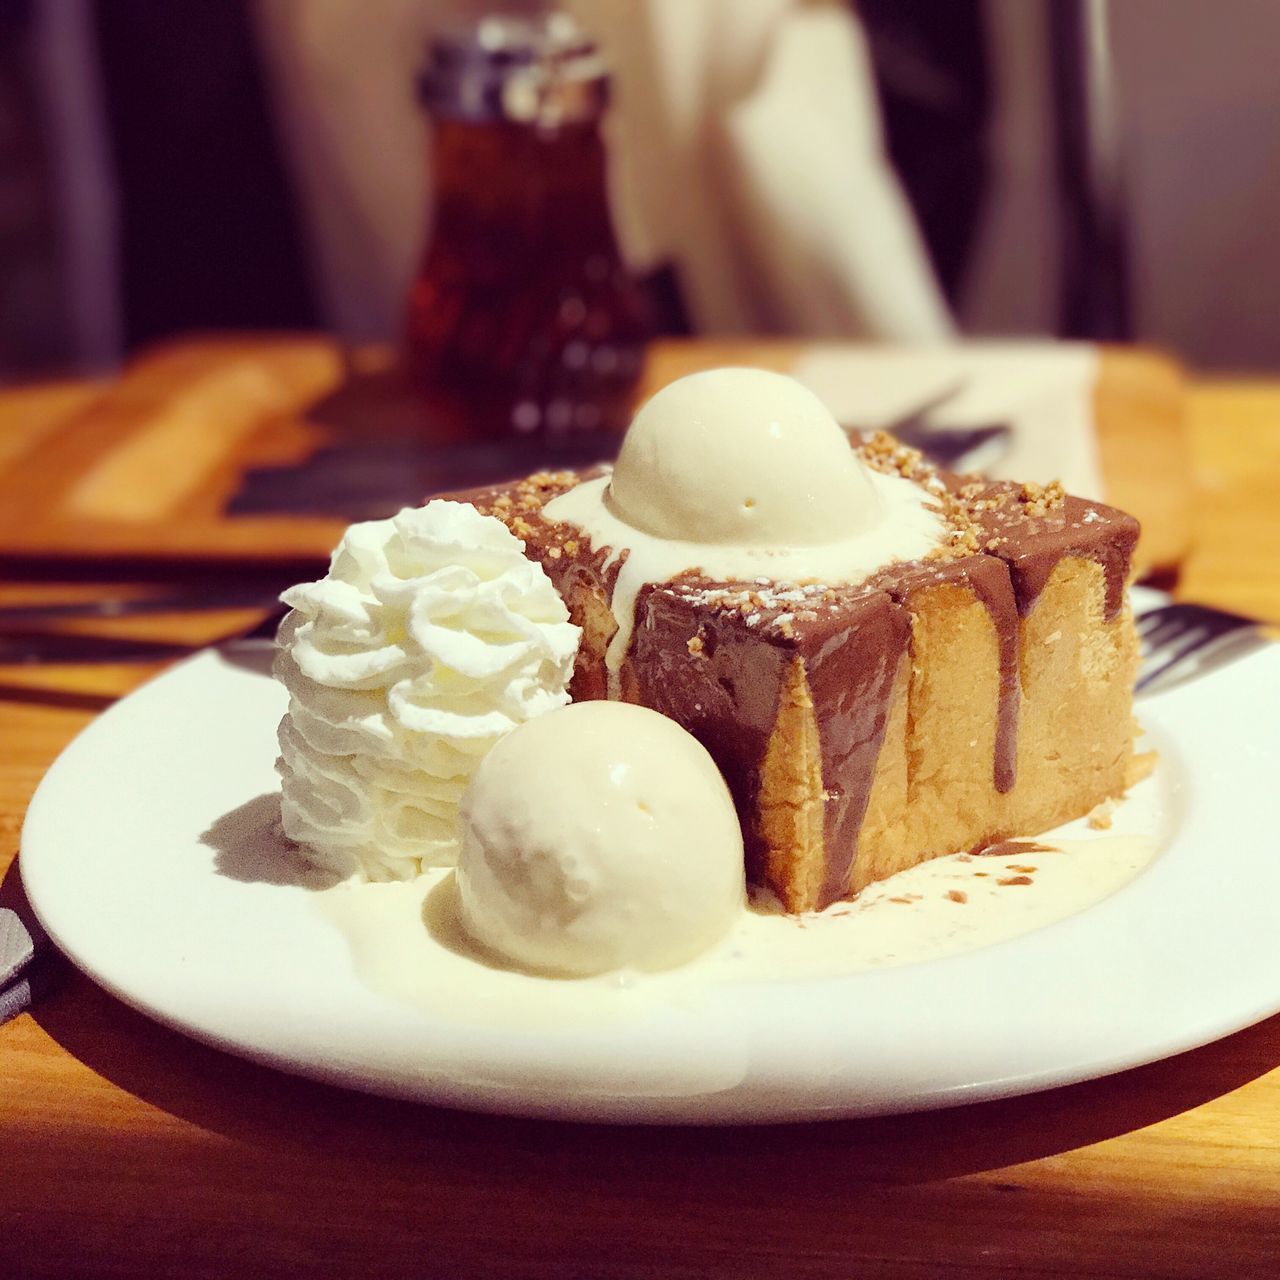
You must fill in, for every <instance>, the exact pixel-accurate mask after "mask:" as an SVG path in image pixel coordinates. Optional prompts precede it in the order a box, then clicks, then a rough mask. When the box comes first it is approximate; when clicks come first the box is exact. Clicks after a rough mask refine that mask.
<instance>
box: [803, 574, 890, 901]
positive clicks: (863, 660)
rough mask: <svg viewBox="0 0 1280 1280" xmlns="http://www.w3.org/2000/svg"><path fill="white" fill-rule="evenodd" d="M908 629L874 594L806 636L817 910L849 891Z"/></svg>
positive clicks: (880, 597) (886, 602) (882, 600)
mask: <svg viewBox="0 0 1280 1280" xmlns="http://www.w3.org/2000/svg"><path fill="white" fill-rule="evenodd" d="M828 625H829V624H828ZM910 631H911V624H910V619H909V617H908V615H907V613H906V610H904V609H901V608H899V607H897V606H896V605H895V604H893V603H892V602H891V601H890V600H888V599H886V598H885V597H883V596H881V595H880V594H879V593H878V592H877V593H874V594H871V593H869V594H868V595H867V596H866V599H865V601H864V602H861V603H859V604H858V605H853V604H852V603H851V604H850V605H849V606H848V607H847V608H846V609H844V610H842V617H841V620H840V624H839V625H838V626H837V627H830V628H829V634H828V635H827V636H826V637H825V638H822V637H818V636H807V637H804V639H805V640H806V641H808V643H806V644H805V646H804V648H805V649H806V650H808V657H807V658H806V659H805V673H806V676H807V677H808V681H809V691H810V696H811V697H812V699H813V711H814V718H815V719H816V721H817V725H818V741H819V743H820V745H821V749H822V788H823V849H824V854H825V857H826V866H825V868H824V874H823V883H822V896H821V898H820V902H821V904H822V905H823V906H826V905H828V904H829V903H832V902H835V901H837V900H838V899H840V898H843V897H844V896H845V894H846V893H847V892H848V890H849V881H850V876H851V874H852V871H853V865H854V860H855V859H856V857H857V854H858V839H859V836H860V834H861V832H862V821H863V819H864V818H865V817H866V813H867V804H868V802H869V801H870V799H871V788H872V785H873V784H874V782H875V776H876V765H877V763H878V761H879V759H880V748H881V746H882V744H883V743H884V734H885V729H886V728H887V726H888V723H889V712H890V709H891V705H892V700H893V691H894V684H895V682H896V679H897V675H898V670H899V667H900V666H901V664H902V662H903V661H905V660H906V659H907V651H908V638H909V636H910Z"/></svg>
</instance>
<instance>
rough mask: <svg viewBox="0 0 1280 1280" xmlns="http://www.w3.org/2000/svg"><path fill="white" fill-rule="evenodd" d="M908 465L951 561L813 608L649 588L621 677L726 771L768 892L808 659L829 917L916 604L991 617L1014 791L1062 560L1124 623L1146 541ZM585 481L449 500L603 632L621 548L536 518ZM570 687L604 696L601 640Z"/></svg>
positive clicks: (750, 860)
mask: <svg viewBox="0 0 1280 1280" xmlns="http://www.w3.org/2000/svg"><path fill="white" fill-rule="evenodd" d="M880 447H881V453H880V455H879V457H878V458H877V457H876V456H874V455H872V454H870V453H867V454H864V457H865V458H866V460H867V461H868V462H869V464H870V465H878V466H880V467H881V469H884V467H885V466H887V465H890V464H895V465H896V462H897V461H900V460H897V459H896V456H895V455H891V454H887V453H885V452H884V446H883V445H882V446H880ZM886 459H888V461H886ZM899 470H900V473H901V474H904V475H908V477H909V478H911V479H914V480H916V481H917V482H918V483H921V484H923V485H925V486H926V487H927V488H928V490H929V492H930V494H931V495H936V494H938V493H940V492H941V493H943V496H942V497H940V498H939V499H938V500H939V502H940V503H941V504H942V508H943V510H944V512H945V514H946V517H947V520H948V523H949V525H950V527H951V535H950V541H949V542H948V543H947V544H946V545H945V546H944V547H943V548H942V549H940V551H939V552H938V553H936V554H935V555H933V556H930V557H928V558H926V559H925V560H923V561H918V562H914V563H912V564H906V565H894V566H890V567H889V568H888V569H886V570H883V571H881V572H880V573H879V574H877V575H874V577H873V578H872V579H871V580H870V581H868V582H867V583H866V584H863V585H860V586H859V585H855V586H833V587H829V588H823V587H822V586H814V587H813V588H812V593H813V594H812V599H810V598H809V597H805V598H804V599H803V600H802V602H801V603H800V604H796V603H794V602H791V601H789V602H787V603H779V602H778V598H777V597H778V595H779V593H778V592H770V591H768V590H766V592H765V596H764V598H761V595H760V592H761V587H760V586H759V585H758V584H757V585H755V586H753V585H752V584H744V583H715V582H711V581H708V580H706V579H703V578H700V577H698V576H697V575H696V574H689V575H685V576H683V577H682V578H681V579H678V580H676V581H673V582H669V583H661V584H653V585H650V586H647V587H645V588H643V589H642V591H641V592H640V593H639V596H638V598H637V601H636V617H635V630H634V635H633V639H632V644H631V649H630V652H629V653H628V655H627V658H626V660H625V662H624V664H623V667H622V671H621V673H620V674H621V690H622V696H623V697H626V698H629V699H632V700H635V701H640V702H643V703H645V704H646V705H648V706H651V707H653V708H655V709H656V710H658V711H661V712H663V713H664V714H666V715H669V716H671V717H672V718H673V719H675V720H676V721H678V722H679V723H680V724H682V725H683V726H684V727H685V728H686V729H688V730H689V731H690V732H691V733H692V734H693V735H694V736H695V737H697V738H698V739H699V740H700V741H701V742H702V743H703V744H704V745H705V746H706V747H707V749H708V751H709V752H710V753H711V755H712V757H713V758H714V759H715V761H716V763H717V764H718V765H719V767H720V769H721V770H722V772H723V773H724V775H725V778H726V780H727V782H728V785H729V788H730V791H731V793H732V794H733V797H734V800H735V803H736V804H737V806H738V810H739V813H740V814H741V816H742V818H743V831H744V841H745V844H746V849H747V871H748V876H749V878H750V879H752V880H756V881H758V880H759V879H761V877H762V872H763V869H764V854H765V847H764V838H763V834H762V832H761V831H760V830H758V829H757V826H756V819H757V817H758V809H759V806H758V801H759V797H760V787H761V771H762V766H763V764H764V761H765V757H766V754H767V752H768V749H769V744H770V739H771V735H772V734H773V732H774V730H775V727H776V724H777V721H778V714H779V708H780V706H781V704H782V699H783V696H784V692H785V690H786V688H787V682H788V680H789V678H790V676H791V673H792V672H793V670H794V668H795V664H796V663H797V662H799V663H801V664H802V666H803V672H804V676H805V680H806V683H807V687H808V693H809V697H810V698H811V700H812V704H813V716H814V720H815V722H816V727H817V736H818V745H819V748H820V753H821V781H822V788H823V797H822V801H823V836H824V841H823V843H824V850H823V853H824V857H825V865H824V867H823V876H822V888H821V893H820V897H819V901H818V903H817V904H816V905H818V906H819V907H821V906H826V905H828V904H829V903H831V902H833V901H835V900H837V899H838V898H841V897H843V896H844V895H845V894H846V893H847V892H848V889H849V885H850V883H851V873H852V871H853V868H854V865H855V859H856V857H857V852H858V844H859V838H860V834H861V829H862V826H863V823H864V820H865V817H866V813H867V807H868V802H869V800H870V796H871V791H872V787H873V784H874V781H875V778H876V771H877V764H878V761H879V756H880V753H881V749H882V746H883V742H884V735H885V730H886V726H887V724H888V720H889V716H890V712H891V710H892V704H893V698H894V690H895V685H896V681H897V676H898V673H899V670H900V668H901V664H902V663H903V662H904V661H910V656H911V631H912V626H911V618H912V613H913V611H914V610H913V596H914V595H915V593H917V592H919V591H922V590H926V589H928V588H930V587H935V586H938V585H942V584H954V585H959V586H962V587H964V588H965V589H967V590H968V591H969V592H970V593H971V594H972V596H973V597H974V598H975V599H976V600H977V601H978V602H980V603H981V604H982V605H983V607H984V608H985V609H986V611H987V614H988V615H989V617H990V619H991V623H992V626H993V628H994V631H995V639H996V656H997V663H998V671H999V681H998V694H997V705H996V706H995V707H994V708H993V713H994V716H995V749H994V758H993V761H992V778H993V783H994V786H995V789H996V790H997V791H999V792H1001V793H1006V792H1008V791H1010V790H1011V789H1012V788H1013V786H1014V784H1015V781H1016V764H1017V739H1018V720H1019V704H1020V700H1021V684H1020V675H1019V663H1020V655H1019V647H1020V636H1021V619H1022V618H1024V617H1026V616H1027V614H1028V613H1030V611H1031V610H1032V609H1033V608H1034V606H1035V603H1036V601H1037V600H1038V599H1039V597H1040V594H1041V592H1042V591H1043V590H1044V588H1045V585H1046V584H1047V582H1048V580H1049V578H1050V576H1051V575H1052V573H1053V570H1054V569H1055V568H1056V567H1057V565H1058V564H1059V563H1060V562H1061V560H1062V559H1063V558H1064V557H1066V556H1078V557H1084V558H1089V559H1092V560H1095V561H1096V562H1097V563H1098V564H1099V565H1101V567H1102V570H1103V573H1104V577H1105V601H1104V610H1105V617H1106V618H1107V620H1112V619H1114V618H1116V617H1117V616H1118V614H1119V613H1120V611H1121V609H1122V607H1123V603H1124V589H1125V584H1126V579H1127V574H1128V569H1129V561H1130V556H1131V553H1132V550H1133V546H1134V543H1135V541H1136V539H1137V535H1138V525H1137V522H1136V521H1135V520H1133V519H1132V518H1131V517H1130V516H1127V515H1125V514H1124V513H1122V512H1119V511H1116V510H1114V509H1113V508H1110V507H1105V506H1102V505H1101V504H1099V503H1090V502H1086V501H1083V500H1081V499H1076V498H1070V497H1064V496H1063V495H1062V494H1061V490H1060V489H1057V490H1055V489H1053V488H1050V489H1048V490H1042V489H1039V487H1037V486H1020V485H1015V484H1009V483H990V482H973V481H963V480H960V479H958V478H956V477H949V476H947V477H939V475H938V473H934V472H932V471H928V470H927V469H922V468H920V467H919V466H918V464H917V463H914V462H910V463H909V464H903V466H901V467H899ZM586 478H587V476H586V475H581V476H580V475H576V474H574V473H571V472H560V473H554V474H549V475H540V476H533V477H529V478H528V479H526V480H523V481H519V482H516V483H515V484H514V485H510V486H502V487H498V488H493V489H487V490H482V491H473V492H471V493H464V494H458V495H451V496H454V497H457V498H460V499H461V500H463V501H470V502H473V503H475V505H476V506H477V507H478V508H479V509H480V510H482V511H484V512H486V513H487V514H492V515H496V516H498V517H499V518H500V519H502V520H503V521H504V522H505V523H506V524H507V525H508V526H509V527H510V528H511V529H512V531H513V532H514V533H515V534H516V535H517V536H518V537H520V538H522V539H524V541H525V544H526V547H527V551H528V553H529V554H530V555H531V556H533V557H535V558H537V559H538V560H539V561H541V563H542V565H543V567H544V568H545V569H546V571H547V572H548V574H549V575H550V577H551V579H552V581H553V582H554V583H555V584H556V587H557V588H558V589H559V590H560V591H561V593H562V594H563V595H564V596H565V598H566V599H567V600H568V601H569V604H570V609H571V612H572V613H573V615H574V619H575V621H577V622H579V623H580V624H585V623H587V622H588V621H589V620H588V618H587V617H586V615H585V607H584V605H583V600H584V599H585V598H587V597H589V596H591V595H592V594H593V593H594V594H595V596H596V597H598V598H603V599H604V600H606V601H607V600H608V599H610V598H611V591H612V586H613V582H614V580H615V579H616V575H617V564H616V562H615V564H613V565H610V566H609V568H608V570H606V569H605V567H604V566H605V561H606V558H607V550H608V549H607V548H603V547H592V546H590V545H589V543H588V542H587V540H586V538H585V537H583V536H581V535H578V534H576V533H575V530H574V529H572V528H571V527H568V526H565V525H553V524H551V523H549V522H548V521H546V520H545V519H543V518H542V517H541V516H540V515H539V512H540V510H541V507H542V505H543V504H544V503H545V502H546V501H549V500H550V499H551V498H553V497H555V496H556V495H557V494H559V493H562V492H564V491H565V490H566V489H567V488H570V487H572V486H573V485H574V484H577V483H578V482H579V481H580V480H582V479H586ZM805 590H807V589H805ZM787 594H788V595H790V594H791V593H787ZM801 594H802V595H803V594H804V591H803V590H802V592H801ZM597 624H598V625H597V630H599V629H600V628H599V622H598V620H597ZM607 625H612V624H611V621H609V622H607ZM605 638H606V640H607V636H606V637H605ZM572 691H573V696H574V697H575V698H590V697H602V696H605V694H606V692H607V681H606V677H605V672H604V670H603V657H602V653H601V652H600V651H599V646H598V645H597V646H596V649H595V651H593V652H588V651H587V646H584V650H583V654H582V655H580V659H579V669H578V671H577V673H576V674H575V680H574V684H573V686H572ZM983 852H986V851H985V850H984V851H983Z"/></svg>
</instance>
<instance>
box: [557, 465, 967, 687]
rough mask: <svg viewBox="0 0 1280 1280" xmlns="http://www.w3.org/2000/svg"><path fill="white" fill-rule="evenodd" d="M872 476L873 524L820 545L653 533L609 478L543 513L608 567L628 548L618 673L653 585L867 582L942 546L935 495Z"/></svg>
mask: <svg viewBox="0 0 1280 1280" xmlns="http://www.w3.org/2000/svg"><path fill="white" fill-rule="evenodd" d="M867 476H868V479H869V480H870V482H871V487H872V491H873V492H874V494H875V496H876V499H877V500H878V502H879V504H880V510H879V512H878V518H877V520H876V522H875V524H874V525H873V526H872V527H871V528H869V529H863V530H860V531H858V532H856V533H853V534H851V535H848V536H845V537H841V538H838V539H837V540H835V541H833V542H828V543H822V544H819V545H818V546H802V547H759V546H744V545H740V544H736V543H734V544H721V543H703V542H681V541H678V540H675V539H671V538H659V537H655V536H654V535H653V534H649V533H645V532H644V531H643V530H640V529H637V528H635V527H634V526H633V525H630V524H628V523H627V522H626V521H625V520H622V519H620V518H619V517H618V516H617V515H616V514H615V512H614V510H613V508H612V506H611V504H610V502H609V499H608V487H609V477H608V476H607V475H605V476H600V477H599V478H598V479H595V480H584V481H583V482H582V483H581V484H579V485H575V486H574V487H573V488H572V489H569V490H566V492H564V493H562V494H561V495H560V496H559V497H557V498H552V500H551V501H550V502H548V503H547V504H546V506H545V507H543V509H542V515H543V516H544V517H545V518H546V519H547V520H550V521H552V522H553V523H556V524H570V525H572V526H574V528H576V529H580V530H582V532H583V533H585V534H586V535H587V537H589V538H590V539H591V545H592V546H594V547H608V548H609V549H610V551H609V557H608V559H607V560H606V565H609V564H612V563H613V562H614V561H615V560H617V558H618V557H619V556H620V555H621V554H622V553H623V551H626V552H627V558H626V560H625V562H624V563H623V565H622V568H621V569H620V570H619V571H618V580H617V582H616V583H615V584H614V588H613V599H612V600H611V601H610V606H611V608H612V611H613V616H614V620H615V621H616V622H617V624H618V630H617V633H616V634H615V635H614V637H613V640H612V641H611V642H610V644H609V648H608V651H607V652H606V654H605V665H606V666H607V668H608V669H609V671H610V672H616V671H617V670H618V668H619V667H620V666H621V665H622V660H623V658H624V657H625V656H626V653H627V649H628V647H629V646H630V644H631V633H632V631H633V630H634V628H635V606H636V597H637V595H638V594H639V592H640V588H641V587H643V586H644V585H645V583H647V582H669V581H670V580H671V579H672V578H675V577H678V576H679V575H680V574H682V573H684V572H686V571H687V570H691V569H696V570H698V571H700V572H701V573H703V574H705V575H706V576H707V577H708V578H712V579H720V580H723V581H726V582H747V583H749V582H752V581H754V580H756V579H757V578H766V579H768V580H769V582H770V583H772V584H774V585H776V584H779V583H784V582H800V581H811V582H813V581H816V582H822V583H826V584H828V585H830V584H839V583H850V582H861V581H863V580H864V579H865V578H868V577H870V575H871V574H873V573H874V572H875V571H876V570H877V569H882V568H884V567H885V566H886V565H889V564H893V563H895V562H896V561H900V560H915V559H918V558H919V557H921V556H923V555H924V554H925V553H926V552H928V551H930V550H931V549H932V548H934V547H936V546H937V545H938V543H939V542H940V541H941V540H942V536H943V533H944V532H945V526H944V524H943V521H942V518H941V516H940V515H939V514H938V513H937V510H936V509H935V507H934V505H933V499H932V498H931V495H930V494H928V493H927V492H926V491H925V490H923V489H922V488H921V487H920V486H919V485H917V484H915V483H913V482H912V481H910V480H904V479H903V478H902V477H901V476H889V475H882V474H881V473H880V472H877V471H870V470H869V471H868V472H867Z"/></svg>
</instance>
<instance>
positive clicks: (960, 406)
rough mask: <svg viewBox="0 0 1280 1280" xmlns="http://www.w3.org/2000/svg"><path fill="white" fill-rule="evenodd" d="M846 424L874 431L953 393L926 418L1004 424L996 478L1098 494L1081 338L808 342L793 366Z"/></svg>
mask: <svg viewBox="0 0 1280 1280" xmlns="http://www.w3.org/2000/svg"><path fill="white" fill-rule="evenodd" d="M791 374H792V376H793V377H795V378H798V379H799V380H800V381H801V382H803V383H804V384H805V385H806V386H808V387H809V388H810V389H811V390H812V391H814V392H815V393H816V394H817V395H818V396H819V397H821V398H822V400H824V401H825V402H826V404H827V407H828V408H829V409H830V410H831V412H832V413H833V414H835V416H836V417H837V418H838V419H839V420H840V422H842V423H844V424H845V425H846V426H856V427H859V428H862V429H868V430H873V429H875V428H877V427H883V426H886V425H887V424H889V423H891V422H893V421H894V419H896V418H900V417H902V416H904V415H906V414H909V413H911V412H912V411H913V410H915V409H916V408H918V407H919V406H921V405H923V404H925V403H926V402H927V401H929V400H932V399H934V398H935V397H936V396H938V395H941V394H943V393H945V392H949V391H951V390H952V389H953V388H955V389H956V394H955V395H953V396H950V397H949V398H948V399H947V400H946V402H945V403H944V404H941V405H939V406H938V408H937V409H935V410H934V411H933V412H932V413H930V414H929V415H928V417H927V421H928V423H929V425H930V426H934V427H948V426H956V427H962V426H963V427H968V426H979V425H988V424H992V423H1008V424H1009V426H1010V427H1012V428H1013V439H1012V443H1011V445H1010V448H1009V450H1008V452H1007V453H1005V454H1004V456H1003V457H1001V458H1000V460H999V461H998V462H997V463H995V464H994V465H992V466H991V467H989V468H987V470H988V472H989V473H990V474H991V475H992V476H994V477H996V478H998V479H1008V480H1035V481H1038V482H1040V483H1041V484H1045V483H1047V482H1048V481H1050V480H1061V481H1062V483H1063V485H1064V486H1065V487H1066V489H1067V491H1068V492H1069V493H1074V494H1078V495H1079V496H1080V497H1084V498H1102V497H1103V496H1104V494H1103V491H1102V474H1101V470H1100V468H1099V465H1098V449H1097V439H1096V437H1095V434H1094V413H1093V391H1094V386H1095V384H1096V382H1097V376H1098V352H1097V348H1095V347H1093V346H1090V345H1087V344H1084V343H1027V344H1022V343H977V344H967V343H966V344H963V345H957V346H946V347H880V348H877V347H864V348H860V349H850V348H848V347H811V348H809V349H808V350H806V352H805V354H804V355H803V356H801V358H800V359H799V360H798V361H797V362H796V364H795V366H794V367H793V368H792V369H791Z"/></svg>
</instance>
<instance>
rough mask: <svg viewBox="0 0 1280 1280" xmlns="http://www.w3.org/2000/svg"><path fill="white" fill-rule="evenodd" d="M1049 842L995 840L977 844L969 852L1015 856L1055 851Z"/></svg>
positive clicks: (993, 855) (992, 856) (984, 855)
mask: <svg viewBox="0 0 1280 1280" xmlns="http://www.w3.org/2000/svg"><path fill="white" fill-rule="evenodd" d="M1056 852H1057V850H1056V848H1055V846H1053V845H1051V844H1037V843H1036V842H1035V841H1034V840H996V841H994V842H993V843H991V844H983V845H978V846H977V848H974V849H970V850H969V853H970V854H971V855H972V856H973V857H975V858H1015V857H1018V856H1019V855H1020V854H1024V853H1056Z"/></svg>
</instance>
